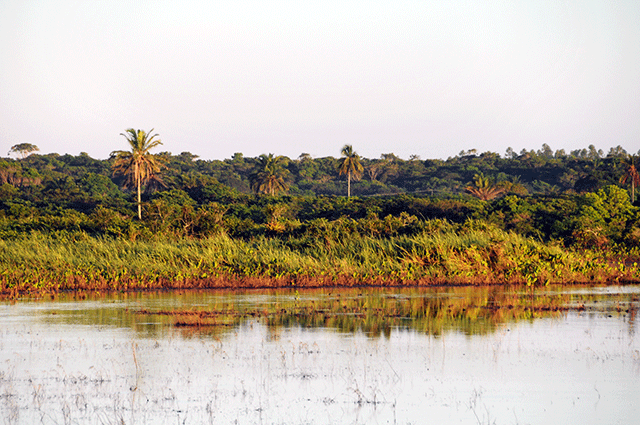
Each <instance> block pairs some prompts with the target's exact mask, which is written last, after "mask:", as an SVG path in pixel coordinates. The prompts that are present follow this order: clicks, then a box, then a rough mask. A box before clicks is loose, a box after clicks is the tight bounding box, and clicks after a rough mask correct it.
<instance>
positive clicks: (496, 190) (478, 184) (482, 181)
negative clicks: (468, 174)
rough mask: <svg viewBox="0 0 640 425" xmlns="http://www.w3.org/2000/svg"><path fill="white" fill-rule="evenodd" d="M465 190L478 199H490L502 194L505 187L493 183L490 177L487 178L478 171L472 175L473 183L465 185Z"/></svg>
mask: <svg viewBox="0 0 640 425" xmlns="http://www.w3.org/2000/svg"><path fill="white" fill-rule="evenodd" d="M465 190H466V191H467V192H469V193H470V194H472V195H473V196H475V197H477V198H478V199H481V200H483V201H490V200H491V199H493V198H495V197H497V196H500V195H502V194H503V193H504V191H505V188H504V187H501V186H498V185H496V184H494V183H493V182H492V181H491V179H489V177H485V176H484V174H482V173H478V174H476V175H475V176H473V185H469V186H467V187H466V188H465Z"/></svg>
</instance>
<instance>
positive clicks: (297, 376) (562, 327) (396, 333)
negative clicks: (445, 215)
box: [0, 286, 640, 424]
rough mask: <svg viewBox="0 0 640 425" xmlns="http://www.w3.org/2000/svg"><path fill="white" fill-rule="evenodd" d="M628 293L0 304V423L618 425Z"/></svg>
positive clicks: (153, 296) (627, 349) (225, 295)
mask: <svg viewBox="0 0 640 425" xmlns="http://www.w3.org/2000/svg"><path fill="white" fill-rule="evenodd" d="M74 297H76V298H82V299H81V300H80V299H77V300H74ZM639 297H640V287H638V286H624V287H549V288H541V289H536V290H535V291H533V292H532V291H531V290H530V289H527V288H505V287H482V288H473V287H458V288H433V289H389V288H385V289H353V290H339V291H336V290H317V291H304V292H296V291H295V290H292V291H277V292H243V293H230V292H183V293H163V292H157V293H133V294H112V295H104V296H89V297H88V299H85V295H79V294H75V295H69V296H67V297H64V296H61V297H58V298H56V299H54V300H50V301H37V302H30V301H24V302H17V303H14V304H1V305H0V364H2V367H1V368H0V417H1V418H2V419H3V423H99V424H116V423H118V424H121V423H126V424H144V423H149V424H156V423H160V424H162V423H167V424H169V423H171V424H174V423H240V424H253V423H291V424H298V423H305V424H311V423H376V422H377V423H402V424H405V423H424V422H425V418H429V419H430V420H432V421H433V422H435V423H445V422H446V423H493V422H495V423H550V422H555V423H575V422H578V421H579V422H581V423H603V422H606V423H629V422H630V421H631V420H632V419H633V418H637V417H638V415H639V414H640V407H638V406H637V403H636V400H635V399H636V398H637V394H639V393H640V340H638V338H637V337H636V335H635V326H636V324H635V320H636V315H637V312H638V309H639V306H640V298H639Z"/></svg>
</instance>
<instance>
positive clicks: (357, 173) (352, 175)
mask: <svg viewBox="0 0 640 425" xmlns="http://www.w3.org/2000/svg"><path fill="white" fill-rule="evenodd" d="M341 153H342V157H343V158H342V160H341V161H340V164H339V165H338V172H339V173H340V175H343V174H346V175H347V198H350V197H351V180H352V179H353V180H355V181H358V180H360V177H361V176H362V172H363V171H364V167H363V166H362V163H360V156H359V155H358V154H357V153H356V152H354V150H353V146H351V145H344V147H343V148H342V151H341Z"/></svg>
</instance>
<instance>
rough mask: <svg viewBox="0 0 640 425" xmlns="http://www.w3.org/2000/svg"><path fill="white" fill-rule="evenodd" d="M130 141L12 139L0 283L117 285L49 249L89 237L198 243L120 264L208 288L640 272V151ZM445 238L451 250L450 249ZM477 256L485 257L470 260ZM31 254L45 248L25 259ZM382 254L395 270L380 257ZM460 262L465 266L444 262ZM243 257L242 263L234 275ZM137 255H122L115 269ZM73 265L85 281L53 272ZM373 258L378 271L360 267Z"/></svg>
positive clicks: (5, 167) (158, 278)
mask: <svg viewBox="0 0 640 425" xmlns="http://www.w3.org/2000/svg"><path fill="white" fill-rule="evenodd" d="M123 136H125V138H126V141H127V142H128V143H129V146H128V147H129V148H130V150H122V151H114V152H113V153H112V155H111V156H110V158H109V159H105V160H101V159H94V158H91V157H90V156H89V155H88V154H86V153H81V154H80V155H78V156H73V155H69V154H65V155H59V154H55V153H50V154H39V153H38V150H37V147H36V146H34V145H28V144H22V145H16V146H14V147H13V148H12V150H11V151H10V154H11V155H10V156H13V157H5V158H0V242H1V243H2V244H4V246H3V248H4V254H3V256H4V258H2V259H0V262H2V263H4V264H3V266H4V267H6V270H5V271H4V272H3V275H2V282H3V285H4V291H5V292H6V291H10V290H11V288H16V285H17V282H19V281H20V279H22V280H24V279H25V273H27V274H28V273H29V272H19V271H18V269H21V268H23V266H24V264H31V265H32V266H33V267H32V270H34V271H33V273H40V272H43V271H46V273H49V274H51V273H53V275H51V276H50V277H51V280H53V281H56V279H57V281H58V282H61V281H65V282H67V283H66V284H69V285H71V284H70V283H69V282H75V283H74V284H78V285H79V284H80V283H79V282H81V281H82V282H84V281H86V282H85V283H84V284H86V285H89V284H88V283H87V282H89V281H91V280H96V279H93V278H92V277H91V276H93V274H91V275H88V274H87V273H88V272H87V270H89V269H90V270H93V272H92V273H94V272H95V273H97V275H96V276H99V280H101V281H103V285H111V284H112V283H109V282H113V278H112V277H113V276H115V274H118V273H120V272H121V270H120V271H118V270H116V266H115V265H108V266H107V265H105V263H104V262H105V261H106V260H105V259H93V260H87V259H85V260H82V261H81V260H78V262H76V263H73V260H72V259H69V258H67V259H64V258H58V257H60V256H64V255H71V256H73V255H79V256H82V254H78V253H76V254H69V253H67V254H62V253H60V252H58V253H57V254H55V255H54V254H51V253H53V252H56V249H62V250H65V249H68V248H67V247H65V246H66V245H68V243H69V242H70V241H71V242H74V243H76V242H78V241H84V242H82V243H89V244H97V245H94V246H91V247H88V248H87V247H85V249H88V250H93V251H100V249H102V248H101V247H104V246H105V245H109V244H113V245H114V246H124V245H125V242H126V244H133V245H131V247H129V248H130V251H135V252H138V254H139V253H140V252H141V250H142V251H144V250H148V249H154V248H151V247H157V246H160V245H162V244H169V245H172V246H174V247H175V246H178V245H180V244H187V245H188V247H189V249H194V250H195V251H194V252H193V256H194V257H193V258H191V259H188V258H187V259H185V258H186V257H185V258H182V259H181V255H182V254H179V253H177V252H174V253H173V254H171V255H169V254H167V253H166V252H165V253H164V254H163V255H169V256H170V258H171V261H166V260H167V258H166V257H162V258H160V257H158V258H157V259H156V261H157V263H158V265H157V268H158V270H156V272H154V273H155V274H153V273H150V272H148V267H147V266H145V265H143V264H142V263H141V264H140V265H139V267H140V268H139V270H138V271H137V272H134V271H130V272H129V273H130V275H128V276H129V278H130V280H131V281H136V280H140V279H142V278H143V277H144V279H143V280H145V279H146V280H145V281H146V282H147V283H146V284H151V283H149V282H156V283H155V284H153V285H155V286H158V285H160V282H162V284H163V285H166V284H167V282H168V281H169V280H171V281H174V283H172V285H175V280H176V275H177V273H178V271H176V270H183V271H184V270H188V273H187V272H185V273H186V274H185V273H182V271H181V272H180V275H179V277H182V280H181V279H178V280H181V281H182V282H183V283H184V282H186V281H187V280H189V279H191V280H194V279H195V280H196V281H198V282H199V283H198V285H205V286H206V285H212V283H211V282H209V283H206V282H205V283H203V280H204V281H206V280H207V279H209V280H210V279H211V278H212V276H216V279H222V278H224V279H226V280H225V282H226V283H224V284H223V283H220V282H218V283H216V284H215V285H223V286H224V285H227V286H228V285H231V284H229V283H228V280H238V279H241V278H247V277H263V278H269V279H275V280H278V279H284V280H285V281H286V282H287V284H295V281H296V279H297V280H300V279H302V278H305V279H307V278H316V279H320V280H322V281H324V280H325V279H329V277H330V278H331V279H333V280H334V281H335V280H336V279H337V280H340V279H343V278H345V277H348V278H349V279H348V280H349V282H350V283H349V285H357V284H365V283H371V282H378V283H381V284H389V283H390V282H391V283H393V282H399V281H402V282H404V281H411V282H414V283H415V282H419V281H420V280H421V279H422V280H425V279H426V280H427V281H429V282H442V281H445V280H446V281H451V280H452V279H453V280H455V281H458V282H461V283H464V282H470V283H474V282H479V281H482V282H491V281H492V280H495V281H498V282H511V281H513V282H521V283H522V282H527V283H545V282H549V281H557V280H561V281H566V280H570V279H581V280H589V279H590V278H593V279H608V278H610V277H611V276H613V275H615V276H617V278H621V279H628V280H634V279H637V278H638V268H637V262H638V258H639V256H638V252H639V249H640V208H639V204H638V202H637V201H636V202H632V199H635V198H636V197H637V196H636V195H637V194H636V187H637V185H638V184H640V177H639V176H638V172H637V169H636V165H637V162H636V161H637V157H636V155H634V154H630V153H628V152H626V151H625V150H624V149H623V148H621V147H617V148H612V149H610V151H609V152H607V153H606V154H605V153H604V152H603V151H602V150H598V149H596V148H595V147H594V146H589V147H588V148H586V149H582V150H575V151H571V152H564V151H563V150H557V151H553V150H552V149H551V148H550V147H549V146H547V145H543V146H542V148H541V149H539V150H537V151H536V150H530V151H527V150H522V151H521V152H520V153H516V152H514V151H513V150H512V149H508V150H507V152H506V153H505V154H503V155H500V154H498V153H493V152H484V153H478V152H476V151H475V150H473V149H471V150H469V151H462V152H460V154H458V155H457V156H455V157H451V158H448V159H446V160H439V159H425V160H423V159H421V158H419V157H417V156H412V157H411V158H409V159H408V160H404V159H401V158H399V157H397V156H396V155H394V154H393V153H388V154H382V155H381V157H380V158H376V159H367V158H363V157H360V156H359V155H357V153H356V152H355V150H354V148H353V147H352V146H350V145H346V146H344V148H343V149H342V151H341V152H340V153H341V155H340V156H339V157H325V158H312V157H311V156H310V155H308V154H305V153H302V154H301V155H300V156H299V157H298V158H295V159H291V158H288V157H284V156H275V155H274V154H264V155H261V156H259V157H256V158H249V157H244V155H243V154H242V153H236V154H234V155H233V157H232V158H229V159H225V160H202V159H199V158H198V156H197V155H195V154H192V153H190V152H182V153H180V154H178V155H173V154H171V153H170V152H159V153H151V152H150V150H151V149H154V148H155V149H158V147H159V145H161V142H160V141H159V139H157V138H156V136H157V135H152V134H151V132H149V133H145V132H144V131H140V130H137V131H136V130H133V129H130V130H128V132H127V133H125V134H123ZM123 146H126V145H125V144H124V143H123ZM136 150H137V151H138V153H140V152H142V155H136ZM158 150H159V149H158ZM136 161H142V162H140V163H139V164H138V163H136ZM136 164H137V165H136ZM420 238H430V239H429V241H426V239H425V240H422V241H420V240H419V239H420ZM438 238H440V239H438ZM447 238H449V239H447ZM474 238H475V239H474ZM454 240H455V241H454ZM87 241H90V242H87ZM438 241H439V242H438ZM214 242H215V243H220V244H223V245H225V244H226V245H225V246H226V248H224V249H226V250H227V251H226V254H225V256H224V258H222V257H221V258H219V259H218V260H219V261H218V260H216V261H213V260H211V262H210V263H208V261H209V260H210V258H209V259H207V260H203V255H202V252H201V250H202V249H205V248H203V246H204V245H207V244H212V243H214ZM32 244H36V246H33V245H32ZM141 244H142V245H141ZM145 244H146V245H145ZM143 245H144V247H143ZM196 245H197V246H198V248H194V247H195V246H196ZM436 245H438V246H436ZM448 245H450V248H451V251H450V252H448V254H447V255H444V254H443V253H442V252H441V251H442V249H443V247H446V246H448ZM44 246H46V247H48V248H46V249H44V248H42V247H44ZM38 247H40V248H42V249H40V248H38ZM239 247H242V249H246V250H247V252H249V253H250V251H251V250H254V251H255V252H258V251H259V250H260V249H264V250H265V252H267V251H268V252H271V253H272V254H273V253H274V252H276V251H277V252H280V254H278V255H285V254H282V253H283V252H285V253H286V255H285V257H286V256H287V255H295V256H302V257H301V258H302V259H297V260H295V261H294V260H292V259H291V258H280V259H278V258H268V259H267V258H258V257H259V256H256V255H249V254H247V253H244V254H242V255H240V254H238V255H239V257H238V259H237V260H236V263H234V264H231V260H230V258H231V256H230V255H229V252H231V251H233V250H236V249H240V248H239ZM496 247H498V248H496ZM113 249H115V250H118V249H120V248H113ZM123 249H125V248H123ZM167 249H169V248H167ZM189 249H187V250H186V251H184V252H187V251H189ZM220 249H223V248H220ZM224 249H223V250H224ZM496 249H498V251H495V250H496ZM28 250H31V252H32V254H29V253H28V252H27V251H28ZM43 250H44V251H43ZM171 250H173V248H171ZM470 250H471V251H473V250H477V251H478V253H477V258H475V259H473V261H472V260H470V259H469V258H470V257H469V256H470V255H471V256H473V255H476V254H474V253H473V252H471V251H470ZM501 250H502V251H501ZM38 251H43V252H44V253H43V254H42V255H41V256H40V257H38V256H36V255H35V254H33V252H38ZM125 251H126V249H125ZM532 252H536V255H539V256H540V258H539V261H538V263H536V265H529V266H527V265H521V266H522V267H521V270H520V269H519V268H518V267H514V264H518V261H520V260H522V261H524V260H523V259H524V258H533V257H535V256H533V257H532V255H531V253H532ZM47 253H48V254H47ZM367 253H368V254H367ZM527 253H528V254H527ZM147 254H148V255H149V256H150V257H154V254H152V253H151V254H149V253H147ZM365 254H366V255H369V256H370V257H371V258H363V257H362V255H365ZM47 255H54V257H55V258H54V259H51V258H48V259H47V258H46V257H47ZM132 255H134V254H132ZM184 255H185V256H188V255H187V254H184ZM558 255H559V256H562V255H574V256H575V261H574V260H571V261H570V260H568V259H565V260H566V261H565V260H562V261H560V260H557V261H556V260H553V261H556V262H559V263H562V267H560V266H557V265H556V266H554V265H552V264H551V263H553V261H552V260H549V259H550V258H556V257H555V256H558ZM386 256H388V257H389V262H390V264H391V263H393V264H392V265H389V264H386V265H385V264H382V263H381V264H378V263H377V262H378V261H382V262H383V263H384V258H385V257H386ZM496 256H498V257H501V258H496ZM518 256H520V257H521V258H520V257H518ZM125 257H126V255H125V253H123V254H122V255H121V256H119V257H118V261H125ZM134 257H135V255H134ZM137 257H140V255H138V256H137ZM156 257H157V256H156ZM241 257H242V258H241ZM248 257H251V258H248ZM254 257H255V258H254ZM276 257H277V255H276ZM502 257H504V264H499V263H500V262H501V261H503V258H502ZM516 257H518V258H520V260H518V258H516ZM374 258H375V261H374ZM455 258H457V261H458V262H459V263H457V264H455V265H454V264H449V263H450V262H451V261H454V259H455ZM249 260H250V261H249ZM203 261H204V263H203ZM243 261H244V262H246V261H249V263H250V264H247V265H246V268H243V267H244V266H242V265H241V264H240V263H242V262H243ZM306 261H310V262H309V263H305V262H306ZM367 261H369V262H370V261H374V262H376V264H368V263H367ZM527 261H529V260H527ZM127 262H128V263H127ZM192 262H195V263H196V264H192ZM198 262H200V264H199V265H197V263H198ZM296 262H299V263H300V264H298V265H297V266H294V265H293V264H294V263H296ZM525 262H526V261H525ZM576 262H578V263H580V264H583V266H584V267H587V269H588V268H589V267H591V268H592V269H593V270H595V269H596V268H598V267H600V266H597V264H601V266H602V267H601V268H602V273H601V274H598V273H595V272H594V273H591V274H590V272H589V271H588V270H587V269H580V267H578V266H576V264H575V263H576ZM134 263H135V264H137V263H136V260H135V259H131V258H130V259H128V260H126V261H125V263H123V264H134ZM161 263H163V264H161ZM559 263H558V264H559ZM170 264H173V266H172V267H173V269H171V268H170V267H169V266H168V265H170ZM469 264H471V266H469ZM74 267H75V268H76V269H78V270H81V272H78V273H79V275H81V277H79V278H77V279H76V278H69V277H68V276H67V277H66V278H64V279H62V278H60V277H56V276H58V275H60V274H61V273H62V274H64V273H68V271H65V272H64V273H63V271H62V270H64V269H74ZM367 267H374V269H375V270H379V273H377V274H375V273H374V274H375V276H374V274H371V273H368V272H366V271H364V270H365V269H367ZM501 267H502V268H504V270H501V269H500V268H501ZM527 267H528V268H527ZM565 268H566V270H567V272H566V273H565V275H564V277H562V278H561V277H560V274H562V271H561V270H560V269H563V270H564V269H565ZM125 269H126V267H125ZM152 269H153V267H152ZM396 269H397V270H396ZM508 269H511V274H510V275H509V273H507V270H508ZM529 269H531V270H529ZM605 269H606V270H605ZM38 270H39V272H38ZM56 270H58V271H56ZM145 270H146V271H145ZM367 270H368V269H367ZM527 270H529V271H527ZM569 270H572V273H574V274H571V273H568V271H569ZM585 270H587V271H585ZM614 270H617V272H615V273H613V272H612V271H614ZM110 273H111V274H110ZM505 273H507V274H505ZM576 273H577V274H576ZM112 274H113V276H112ZM481 275H482V278H479V276H481ZM198 276H199V278H197V277H198ZM319 276H322V277H321V278H320V277H319ZM204 277H206V279H205V278H204ZM116 280H118V279H116ZM291 282H293V283H291ZM66 284H63V287H65V285H66ZM184 284H185V285H186V283H184ZM273 284H274V285H280V284H279V283H273ZM153 285H152V286H153ZM71 286H73V285H71ZM114 288H115V287H114ZM116 289H117V288H116Z"/></svg>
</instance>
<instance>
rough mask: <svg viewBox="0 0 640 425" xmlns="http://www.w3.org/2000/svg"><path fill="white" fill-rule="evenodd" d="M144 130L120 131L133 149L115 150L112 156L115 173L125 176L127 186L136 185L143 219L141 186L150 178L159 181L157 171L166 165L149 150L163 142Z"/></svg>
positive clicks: (139, 215)
mask: <svg viewBox="0 0 640 425" xmlns="http://www.w3.org/2000/svg"><path fill="white" fill-rule="evenodd" d="M152 132H153V129H151V131H149V133H146V132H144V131H143V130H134V129H133V128H129V129H127V131H126V133H120V135H121V136H124V137H125V138H126V139H127V142H128V143H129V145H130V146H131V151H113V152H111V157H112V158H115V162H114V163H113V174H114V175H123V176H125V178H126V180H125V183H124V185H125V187H133V186H135V187H136V189H137V191H138V219H139V220H142V201H141V196H140V191H141V187H142V185H143V184H146V183H147V182H149V181H150V180H152V179H154V180H157V181H159V179H158V177H157V173H159V172H160V170H161V169H162V167H163V166H164V163H163V160H162V158H161V157H159V156H157V155H153V154H151V153H149V151H150V150H151V149H153V148H155V147H156V146H158V145H161V144H162V142H161V141H160V139H156V137H157V136H158V135H157V134H153V135H151V133H152Z"/></svg>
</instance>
